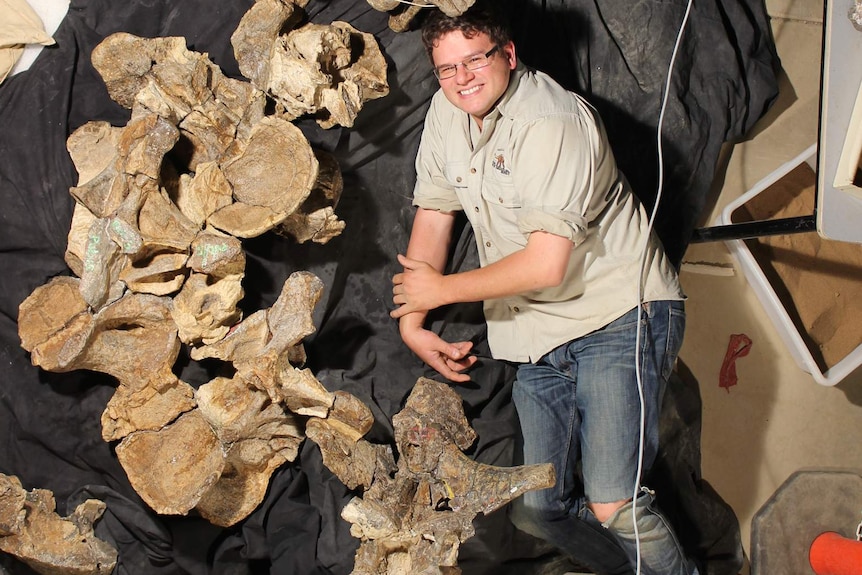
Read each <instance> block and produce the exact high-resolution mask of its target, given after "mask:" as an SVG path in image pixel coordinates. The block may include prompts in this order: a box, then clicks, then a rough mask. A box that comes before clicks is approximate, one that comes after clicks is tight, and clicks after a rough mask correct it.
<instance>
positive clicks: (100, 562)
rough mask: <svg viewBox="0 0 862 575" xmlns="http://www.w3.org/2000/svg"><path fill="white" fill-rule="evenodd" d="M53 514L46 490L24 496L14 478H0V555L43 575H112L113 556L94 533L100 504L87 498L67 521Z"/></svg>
mask: <svg viewBox="0 0 862 575" xmlns="http://www.w3.org/2000/svg"><path fill="white" fill-rule="evenodd" d="M55 510H56V503H55V501H54V495H53V494H52V493H51V492H50V491H47V490H45V489H34V490H32V491H25V490H24V488H23V487H22V486H21V481H20V480H19V479H18V478H17V477H15V476H10V475H3V474H2V473H0V550H2V551H4V552H6V553H9V554H11V555H14V556H16V557H18V558H19V559H20V560H21V561H23V562H24V563H26V564H27V565H29V566H30V567H31V568H32V569H33V570H34V571H36V572H37V573H41V574H42V575H102V574H105V575H107V574H108V573H111V571H113V569H114V566H115V565H116V564H117V551H116V549H114V548H113V547H112V546H111V545H109V544H108V543H106V542H104V541H102V540H101V539H98V538H97V537H96V536H95V534H94V533H93V524H94V523H95V522H96V521H98V519H99V518H100V517H101V516H102V513H104V512H105V504H104V503H102V502H101V501H99V500H97V499H88V500H86V501H84V502H83V503H81V504H80V505H79V506H78V507H77V508H75V511H73V512H72V514H71V515H69V516H68V517H60V516H59V515H57V513H56V511H55Z"/></svg>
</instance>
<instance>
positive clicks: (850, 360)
mask: <svg viewBox="0 0 862 575" xmlns="http://www.w3.org/2000/svg"><path fill="white" fill-rule="evenodd" d="M802 163H807V164H809V165H810V166H811V167H812V168H814V169H816V163H817V145H816V144H814V145H812V146H811V147H809V148H808V149H807V150H805V151H804V152H802V153H801V154H799V155H798V156H797V157H795V158H793V159H792V160H790V161H789V162H787V163H786V164H784V165H782V166H781V167H779V168H778V169H777V170H775V171H774V172H772V173H771V174H769V175H768V176H767V177H765V178H764V179H762V180H760V181H759V182H757V184H755V186H754V187H753V188H751V190H749V191H748V192H746V193H745V194H743V195H742V196H740V197H739V198H737V199H736V200H734V201H733V202H731V203H729V204H728V205H727V206H726V207H725V208H724V210H723V211H722V212H721V215H720V216H719V224H720V225H729V224H732V223H734V222H733V221H732V219H731V214H733V212H734V211H735V210H736V209H737V208H739V207H740V206H742V205H743V204H745V203H746V202H748V201H749V200H750V199H751V198H753V197H754V196H756V195H757V194H759V193H760V192H762V191H763V190H765V189H767V188H768V187H769V186H771V185H772V184H774V183H775V182H777V181H778V180H780V179H781V178H782V177H784V176H786V175H787V174H788V173H790V172H791V171H792V170H793V169H794V168H796V167H797V166H799V165H800V164H802ZM860 225H862V222H860ZM725 243H726V244H727V247H728V249H729V250H730V252H731V253H732V254H733V255H734V257H736V259H737V261H738V262H739V264H740V267H741V268H742V271H743V273H744V274H745V278H746V279H747V280H748V283H749V284H750V285H751V287H752V289H753V290H754V293H755V294H756V295H757V298H758V299H759V300H760V303H761V304H762V305H763V307H764V308H765V310H766V313H767V315H768V316H769V318H770V319H771V320H772V322H773V324H774V325H775V327H776V329H777V330H778V333H779V334H780V335H781V339H782V340H783V341H784V343H785V344H786V345H787V347H788V348H789V350H790V353H791V355H792V356H793V359H794V360H796V363H797V364H798V365H799V367H800V368H801V369H802V370H804V371H806V372H808V373H810V374H811V375H812V377H813V378H814V380H815V381H816V382H817V383H819V384H820V385H835V384H836V383H838V382H839V381H841V380H842V379H844V378H845V377H847V376H848V375H850V374H851V373H852V372H853V371H854V370H855V369H856V368H857V367H859V366H860V365H862V344H860V345H859V346H857V347H856V348H855V349H854V350H853V351H852V352H851V353H850V354H848V355H847V356H846V357H844V358H843V359H842V360H841V361H839V362H838V363H836V364H835V365H833V366H832V367H831V368H829V369H828V370H826V371H825V372H824V371H822V370H821V368H820V366H819V365H818V364H817V362H816V361H815V360H814V357H813V355H812V354H811V351H810V350H809V348H808V346H807V345H806V344H805V341H804V340H803V338H802V335H801V334H800V333H799V330H798V329H797V327H796V325H794V323H793V320H792V319H791V318H790V315H789V314H788V312H787V310H786V309H785V306H784V303H783V302H782V301H781V300H780V299H779V298H778V295H777V294H776V292H775V290H774V289H773V287H772V285H771V284H770V283H769V280H768V279H767V278H766V275H765V274H764V273H763V270H761V268H760V265H759V264H758V263H757V260H756V259H755V258H754V255H752V253H751V251H750V250H749V249H748V247H747V246H746V245H745V242H744V241H743V240H729V241H727V242H725Z"/></svg>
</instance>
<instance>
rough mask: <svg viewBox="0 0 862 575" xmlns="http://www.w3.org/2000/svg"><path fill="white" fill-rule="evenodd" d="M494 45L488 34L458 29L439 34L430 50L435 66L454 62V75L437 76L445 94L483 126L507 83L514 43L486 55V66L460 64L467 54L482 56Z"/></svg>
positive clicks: (510, 71)
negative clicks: (469, 34)
mask: <svg viewBox="0 0 862 575" xmlns="http://www.w3.org/2000/svg"><path fill="white" fill-rule="evenodd" d="M492 48H494V44H493V42H492V41H491V39H490V38H489V37H488V35H487V34H484V33H479V34H476V35H475V36H473V37H472V38H467V37H465V36H464V34H462V33H461V32H460V31H459V30H455V31H453V32H449V33H448V34H446V35H444V36H441V37H440V39H439V40H438V41H437V43H436V44H435V45H434V47H433V49H432V51H431V58H432V60H433V61H434V66H435V67H437V68H439V67H440V66H446V65H455V64H459V65H458V66H457V67H456V72H455V75H454V76H452V77H451V78H446V79H443V80H440V87H441V88H442V89H443V93H444V94H445V95H446V98H447V99H448V100H449V101H450V102H452V104H454V105H455V106H456V107H457V108H459V109H461V110H464V111H465V112H467V113H468V114H470V115H471V116H473V118H474V119H475V120H476V122H477V123H478V124H479V126H480V127H481V126H482V118H484V117H485V116H486V115H487V114H488V112H489V111H490V110H491V108H493V107H494V104H496V103H497V100H499V99H500V97H501V96H502V95H503V93H505V91H506V88H507V87H508V86H509V76H510V75H511V73H512V70H514V69H515V66H516V64H517V60H516V59H515V45H514V44H513V43H512V42H509V43H508V44H506V45H504V46H500V47H499V48H498V49H497V50H496V51H495V52H494V53H493V54H492V55H491V56H490V58H489V64H488V66H485V67H484V68H479V69H478V70H472V71H471V70H468V69H467V68H466V67H465V66H462V65H460V64H461V62H466V61H468V60H470V58H474V57H476V56H483V55H484V54H486V53H487V52H488V51H489V50H491V49H492Z"/></svg>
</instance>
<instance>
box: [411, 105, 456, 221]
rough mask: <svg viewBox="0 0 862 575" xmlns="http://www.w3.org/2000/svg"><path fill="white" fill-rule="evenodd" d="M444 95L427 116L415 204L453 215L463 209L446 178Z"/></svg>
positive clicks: (423, 132) (417, 162)
mask: <svg viewBox="0 0 862 575" xmlns="http://www.w3.org/2000/svg"><path fill="white" fill-rule="evenodd" d="M440 97H441V94H439V93H438V94H437V95H435V97H434V98H433V99H432V103H431V107H430V109H429V111H428V114H427V115H426V117H425V125H424V127H423V130H422V139H421V140H420V143H419V151H418V152H417V154H416V185H415V186H414V188H413V205H414V206H416V207H419V208H425V209H429V210H438V211H441V212H452V211H456V210H460V209H461V202H460V201H459V200H458V196H457V195H456V194H455V190H454V189H453V188H452V185H451V184H450V183H449V182H448V181H447V180H446V175H445V170H444V166H445V159H444V158H445V150H444V144H443V136H442V133H441V130H440V127H441V124H440V122H441V121H444V120H442V119H441V118H440V117H439V116H440V107H441V106H440V103H439V102H437V100H438V99H439V98H440Z"/></svg>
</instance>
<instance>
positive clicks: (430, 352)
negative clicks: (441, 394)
mask: <svg viewBox="0 0 862 575" xmlns="http://www.w3.org/2000/svg"><path fill="white" fill-rule="evenodd" d="M411 323H412V322H402V326H401V338H402V339H403V340H404V343H406V344H407V347H409V348H410V349H411V350H413V353H415V354H416V355H417V356H419V359H421V360H422V361H424V362H425V363H427V364H428V365H429V366H431V367H433V368H434V369H435V370H437V373H439V374H440V375H442V376H443V377H445V378H446V379H448V380H449V381H454V382H456V383H465V382H467V381H470V376H469V375H467V374H466V373H461V372H462V371H464V370H465V369H467V368H468V367H470V366H471V365H473V364H474V363H476V357H475V356H472V355H469V352H470V350H471V349H472V348H473V342H470V341H459V342H456V343H448V342H446V341H444V340H443V339H442V338H441V337H440V336H438V335H437V334H436V333H434V332H433V331H429V330H427V329H425V328H423V327H416V326H413V325H405V324H411Z"/></svg>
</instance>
